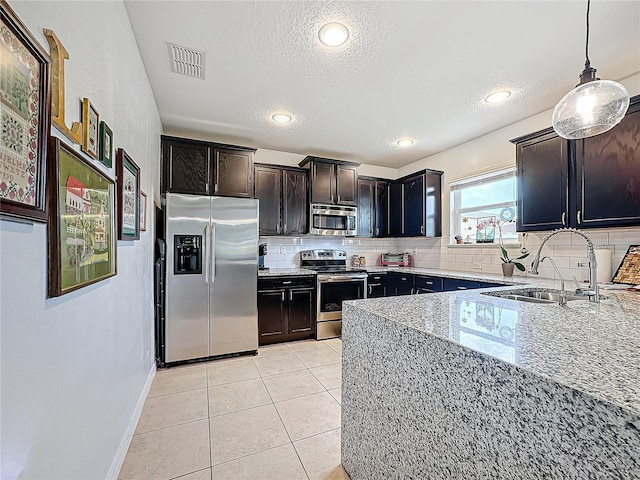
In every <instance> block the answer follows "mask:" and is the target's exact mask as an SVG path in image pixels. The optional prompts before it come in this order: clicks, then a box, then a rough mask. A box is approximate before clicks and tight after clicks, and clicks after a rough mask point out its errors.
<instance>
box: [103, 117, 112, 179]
mask: <svg viewBox="0 0 640 480" xmlns="http://www.w3.org/2000/svg"><path fill="white" fill-rule="evenodd" d="M100 161H101V162H102V163H104V164H105V165H106V166H107V167H109V168H111V166H112V165H113V132H112V131H111V129H110V128H109V125H107V124H106V123H105V122H100Z"/></svg>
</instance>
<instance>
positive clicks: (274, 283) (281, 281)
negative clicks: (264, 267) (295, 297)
mask: <svg viewBox="0 0 640 480" xmlns="http://www.w3.org/2000/svg"><path fill="white" fill-rule="evenodd" d="M315 286H316V277H314V276H313V275H309V276H289V277H259V278H258V290H259V291H265V290H278V289H283V288H300V287H303V288H304V287H308V288H315Z"/></svg>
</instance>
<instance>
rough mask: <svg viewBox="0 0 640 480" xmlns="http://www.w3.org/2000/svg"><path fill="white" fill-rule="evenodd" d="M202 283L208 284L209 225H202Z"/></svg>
mask: <svg viewBox="0 0 640 480" xmlns="http://www.w3.org/2000/svg"><path fill="white" fill-rule="evenodd" d="M204 251H205V257H204V283H205V284H206V285H208V284H209V255H210V253H209V225H205V226H204Z"/></svg>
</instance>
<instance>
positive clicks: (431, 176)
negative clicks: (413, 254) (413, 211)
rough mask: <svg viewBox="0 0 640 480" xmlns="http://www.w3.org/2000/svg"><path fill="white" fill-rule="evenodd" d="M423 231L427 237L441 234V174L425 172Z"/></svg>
mask: <svg viewBox="0 0 640 480" xmlns="http://www.w3.org/2000/svg"><path fill="white" fill-rule="evenodd" d="M425 177H426V178H425V180H426V184H427V186H426V195H427V202H426V205H425V209H426V210H425V220H426V222H425V232H424V234H425V235H426V236H427V237H441V236H442V174H441V173H431V172H427V173H426V174H425Z"/></svg>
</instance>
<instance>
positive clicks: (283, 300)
mask: <svg viewBox="0 0 640 480" xmlns="http://www.w3.org/2000/svg"><path fill="white" fill-rule="evenodd" d="M282 301H283V302H284V292H282Z"/></svg>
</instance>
